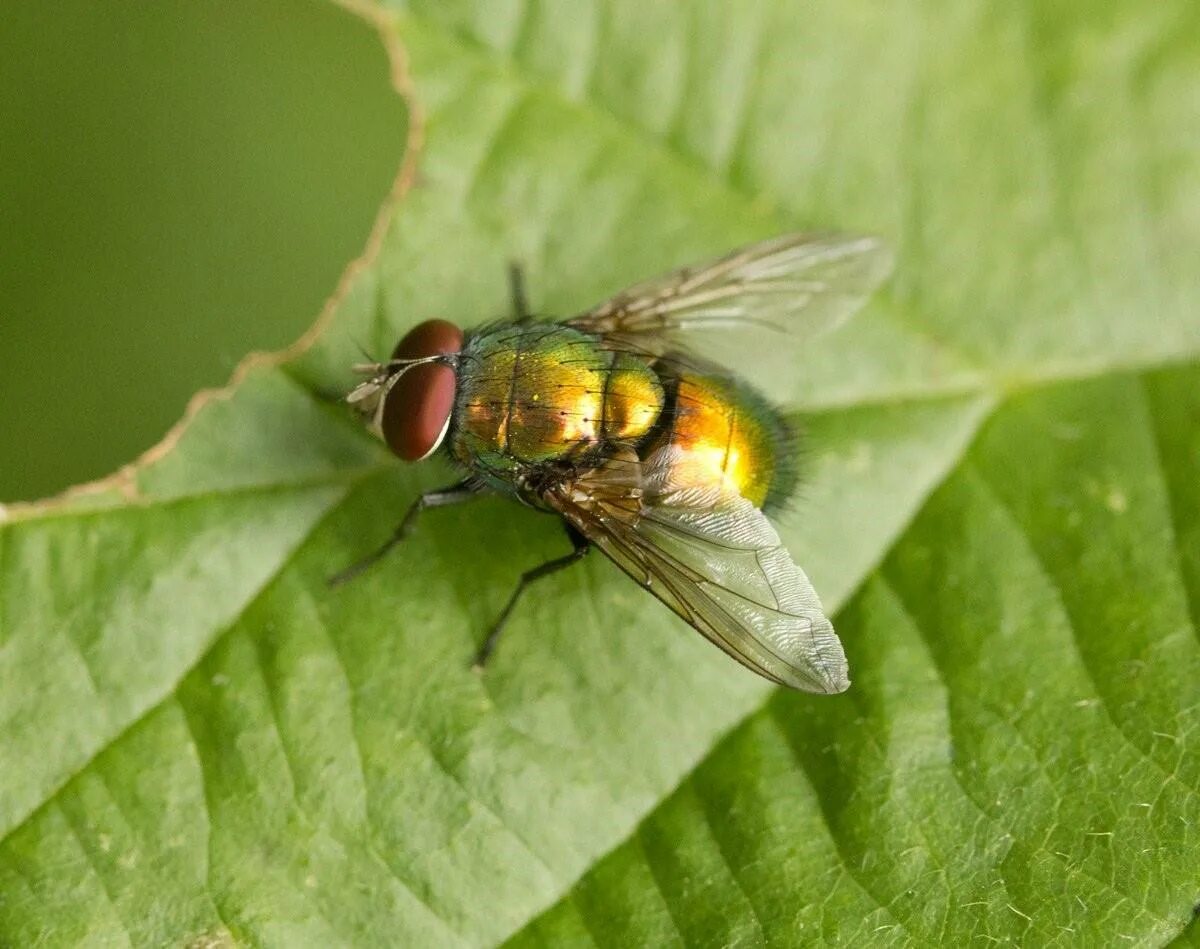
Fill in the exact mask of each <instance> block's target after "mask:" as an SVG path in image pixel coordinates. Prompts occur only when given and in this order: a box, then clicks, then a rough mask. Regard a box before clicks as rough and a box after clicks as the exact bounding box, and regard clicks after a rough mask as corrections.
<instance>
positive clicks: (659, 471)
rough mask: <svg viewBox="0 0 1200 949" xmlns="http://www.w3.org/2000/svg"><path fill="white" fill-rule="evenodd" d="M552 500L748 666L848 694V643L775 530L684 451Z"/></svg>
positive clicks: (567, 488) (630, 459) (626, 465)
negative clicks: (700, 472)
mask: <svg viewBox="0 0 1200 949" xmlns="http://www.w3.org/2000/svg"><path fill="white" fill-rule="evenodd" d="M697 483H700V484H701V485H702V486H700V487H696V486H695V485H696V484H697ZM544 499H545V501H546V503H547V504H549V505H550V507H552V508H554V509H555V510H556V511H558V512H559V513H560V514H562V515H563V516H564V517H565V518H566V519H567V520H568V521H569V522H570V523H571V524H572V525H573V526H574V527H575V528H576V529H578V530H579V531H580V533H582V534H583V535H584V536H585V537H587V538H588V540H590V541H591V542H592V543H594V544H595V545H596V546H597V547H599V548H600V549H601V550H602V551H604V553H605V554H607V555H608V556H609V557H610V558H611V559H612V560H613V561H614V562H616V564H617V565H618V566H620V567H621V569H622V570H624V571H625V572H626V573H627V574H629V575H630V576H631V577H633V579H634V580H636V581H637V582H638V583H640V584H641V585H642V586H644V587H645V588H646V589H648V590H649V591H650V592H651V593H653V594H654V595H655V596H657V597H658V598H659V599H660V600H662V601H663V602H664V603H666V604H667V606H669V607H670V608H671V609H672V610H674V611H675V612H676V613H678V614H679V615H680V616H682V617H683V618H684V619H685V620H686V621H687V622H688V623H690V624H691V625H692V626H693V627H695V628H696V629H697V630H699V631H700V632H701V633H703V634H704V635H705V636H706V637H707V638H708V639H709V640H711V641H712V642H713V643H715V644H716V645H717V646H719V647H720V648H721V649H723V650H724V651H725V652H726V653H728V654H729V655H730V656H732V657H733V658H734V659H736V660H738V661H739V662H740V663H742V664H743V665H744V666H746V667H748V668H750V669H752V670H754V671H755V672H757V673H758V674H759V675H761V676H764V677H765V678H767V679H770V680H771V681H772V682H777V683H779V684H780V685H786V686H790V687H792V688H795V689H803V690H805V691H807V692H823V693H835V692H841V691H844V690H845V689H846V688H847V687H848V686H849V684H850V680H849V679H848V678H847V668H846V656H845V654H844V653H843V651H842V644H841V642H840V641H839V640H838V638H837V635H836V634H835V633H834V631H833V626H832V625H831V624H830V622H829V620H828V619H827V618H826V617H825V614H824V612H823V611H822V608H821V602H820V600H819V599H818V598H817V594H816V592H815V591H814V590H813V588H812V584H810V583H809V581H808V578H807V577H805V575H804V574H803V572H801V570H800V568H799V567H797V566H796V564H795V563H793V561H792V558H791V556H790V555H789V554H788V552H787V550H785V549H784V547H783V545H782V544H781V543H780V541H779V536H778V535H777V534H776V533H775V529H774V528H773V527H772V526H771V523H770V521H768V520H767V518H766V517H765V516H764V515H763V513H762V512H761V511H759V510H758V509H757V508H756V507H755V506H754V505H753V504H751V503H750V502H749V501H747V500H746V499H745V498H743V497H741V495H739V494H738V493H737V492H736V491H734V490H732V489H730V488H728V487H724V486H722V485H720V484H713V483H711V479H699V478H696V477H693V476H690V475H689V458H688V456H687V455H686V454H685V453H684V452H682V451H681V450H680V449H679V448H678V447H674V446H672V447H667V448H663V449H660V450H659V451H657V452H655V453H654V454H653V455H652V456H651V457H650V458H649V459H647V460H645V461H639V460H638V459H637V458H636V457H635V456H634V455H633V454H632V453H626V454H623V455H621V456H618V457H616V458H613V459H611V460H609V461H608V462H606V463H605V464H604V465H603V466H601V467H599V468H597V469H594V470H592V471H590V472H587V473H585V474H583V475H582V476H580V477H579V478H577V479H575V480H573V481H571V482H568V483H566V484H560V485H555V486H553V487H551V488H549V489H548V490H547V492H546V493H545V495H544Z"/></svg>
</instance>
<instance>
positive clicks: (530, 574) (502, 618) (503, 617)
mask: <svg viewBox="0 0 1200 949" xmlns="http://www.w3.org/2000/svg"><path fill="white" fill-rule="evenodd" d="M562 524H563V527H564V528H565V529H566V532H567V537H569V538H570V540H571V546H572V548H573V549H572V551H571V552H570V553H569V554H564V555H563V556H561V557H555V558H554V559H553V560H547V561H546V562H545V563H544V564H541V565H540V566H537V567H534V568H533V569H532V570H526V571H525V572H524V573H523V574H521V579H520V580H518V581H517V587H516V589H515V590H513V591H512V595H510V596H509V598H508V602H507V603H505V604H504V609H502V610H501V611H500V615H499V616H497V617H496V621H495V622H494V623H493V624H492V628H491V629H490V630H489V631H488V634H487V638H486V639H485V640H484V641H483V645H482V646H480V647H479V652H478V653H476V654H475V668H477V669H481V668H483V666H484V664H485V663H486V662H487V661H488V658H489V657H490V656H491V655H492V652H493V651H494V650H495V648H496V642H497V640H499V638H500V633H501V632H502V631H503V630H504V626H505V624H506V623H507V622H508V618H509V616H510V615H511V614H512V611H513V608H514V607H515V606H516V605H517V601H518V600H520V599H521V594H522V593H524V592H525V590H526V589H527V588H528V587H529V586H530V584H532V583H534V582H535V581H537V580H541V579H542V578H543V577H548V576H550V574H552V573H558V571H560V570H563V569H565V568H567V567H569V566H571V564H573V563H578V562H579V561H580V560H582V559H583V557H584V555H585V554H586V553H587V552H588V551H589V550H591V549H592V544H591V541H589V540H588V539H587V538H586V537H584V536H583V535H582V534H581V533H579V531H577V530H576V529H575V528H574V527H572V526H571V525H570V524H568V523H567V522H566V521H563V522H562Z"/></svg>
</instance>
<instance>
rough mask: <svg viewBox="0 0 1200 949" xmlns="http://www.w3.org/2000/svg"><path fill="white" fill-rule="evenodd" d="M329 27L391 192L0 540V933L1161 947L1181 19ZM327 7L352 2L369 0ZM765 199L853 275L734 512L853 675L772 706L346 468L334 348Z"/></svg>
mask: <svg viewBox="0 0 1200 949" xmlns="http://www.w3.org/2000/svg"><path fill="white" fill-rule="evenodd" d="M564 7H565V5H551V4H532V5H528V6H525V5H522V4H518V3H515V2H513V3H496V2H492V0H489V2H488V3H486V4H485V3H479V4H475V5H471V4H468V3H450V4H447V3H445V2H436V3H435V2H428V3H416V2H414V3H411V4H408V5H405V6H404V7H403V8H402V9H399V10H397V11H396V12H395V13H394V14H388V15H383V14H375V13H374V12H371V15H373V16H376V18H377V19H379V21H380V24H381V30H382V31H383V35H384V36H385V38H388V39H395V38H398V39H399V40H400V41H401V42H402V43H403V47H404V50H405V51H406V53H407V59H408V68H409V70H410V73H411V79H412V84H413V99H412V100H411V102H410V106H412V107H414V108H415V109H417V110H419V111H418V112H414V114H413V115H412V118H413V119H414V120H415V121H414V122H413V125H414V127H415V128H418V129H421V128H423V130H424V139H423V141H420V140H414V148H417V147H419V149H420V150H419V154H415V155H412V156H410V157H411V158H416V159H417V161H418V165H417V167H418V173H417V175H416V177H415V181H414V184H413V187H411V188H410V189H409V191H408V193H407V194H406V195H405V197H404V198H403V201H402V202H401V203H400V205H399V207H398V210H397V213H396V215H395V216H394V218H393V220H392V222H391V224H390V225H389V226H388V227H387V229H386V233H385V234H384V235H383V238H382V241H381V244H380V246H379V248H378V252H377V253H376V254H375V255H374V256H373V258H371V260H370V261H369V263H368V264H367V265H366V266H365V267H363V268H361V269H359V270H358V271H356V272H355V273H354V275H353V277H352V279H351V280H350V282H349V283H348V285H347V288H346V291H345V292H344V293H343V294H342V295H341V296H340V298H339V301H338V304H337V307H336V310H335V312H334V313H333V317H332V320H331V322H330V323H329V325H328V328H327V329H326V330H325V332H324V334H323V335H322V336H321V337H320V339H319V340H318V342H317V343H316V345H315V346H313V347H312V348H311V349H309V350H308V351H307V352H305V353H304V354H303V355H302V356H301V357H300V358H299V359H298V360H295V361H292V362H290V363H288V364H286V365H285V366H283V367H282V368H274V367H272V366H271V365H269V364H263V365H259V366H258V367H257V368H253V369H251V370H250V371H248V372H247V373H246V375H245V378H244V379H243V380H242V381H241V383H240V384H239V385H238V386H237V387H236V389H234V390H233V391H231V392H230V393H227V394H225V396H224V397H222V398H218V399H210V400H208V401H207V402H205V403H204V404H202V405H201V406H200V407H199V408H198V410H197V411H196V412H195V414H194V417H193V418H192V420H191V422H190V424H189V425H188V426H187V427H186V428H184V429H183V430H182V431H181V433H180V434H179V435H178V437H177V438H176V439H175V441H174V443H173V445H172V447H171V448H170V450H167V451H164V452H162V453H160V454H158V455H157V456H155V457H154V458H153V459H151V460H150V461H149V462H148V463H146V464H143V465H141V466H138V467H137V468H135V469H131V473H130V474H129V476H128V478H126V479H125V480H124V481H123V482H122V484H124V486H125V487H126V488H130V489H133V493H134V497H132V498H128V497H125V496H124V495H122V494H121V493H120V492H118V491H117V490H116V487H115V483H114V487H113V488H112V489H110V490H106V491H102V492H100V493H94V494H90V495H84V496H81V497H78V498H74V499H71V500H69V501H66V502H61V503H57V504H54V505H50V506H46V507H42V508H36V509H17V508H14V509H13V510H12V511H10V512H9V519H8V522H7V523H5V524H4V525H3V527H0V682H2V683H3V684H4V687H3V689H2V690H0V836H2V839H0V942H3V943H6V944H7V943H13V944H16V945H24V944H28V943H31V942H34V941H36V940H38V939H48V940H50V941H52V942H61V943H68V942H78V941H86V942H96V943H113V944H125V943H130V944H135V945H156V944H162V943H181V942H182V943H190V944H193V945H206V944H221V943H223V942H226V943H228V942H232V943H239V944H240V943H247V944H271V945H276V944H278V945H288V946H292V945H301V944H314V945H325V944H329V943H347V942H355V943H364V944H374V943H380V942H386V943H393V944H402V945H428V944H460V943H461V944H494V943H497V942H500V941H503V940H505V939H507V938H510V937H512V938H514V939H515V940H516V941H517V942H522V941H528V942H538V941H541V942H545V943H547V944H554V945H561V944H563V943H567V942H574V941H588V940H589V939H590V940H592V941H595V942H597V943H606V944H654V945H657V944H671V943H705V944H730V943H739V944H740V943H756V942H762V941H771V942H777V943H785V944H790V943H796V942H820V941H845V942H857V943H863V942H904V941H911V942H916V943H928V942H932V941H942V942H950V943H959V942H965V941H967V940H972V939H984V938H987V939H990V940H993V941H994V940H1009V941H1014V942H1015V941H1024V942H1030V943H1035V944H1040V943H1043V942H1050V941H1066V942H1078V943H1081V944H1109V943H1114V942H1117V941H1118V940H1122V941H1125V940H1128V941H1131V942H1134V943H1137V944H1147V945H1152V944H1163V943H1164V942H1166V941H1167V940H1169V939H1170V938H1171V937H1173V936H1175V935H1177V934H1179V933H1180V932H1182V931H1183V929H1184V927H1185V925H1186V924H1187V923H1188V921H1189V920H1190V918H1191V907H1192V904H1193V902H1194V900H1195V897H1196V895H1197V891H1198V890H1200V880H1198V879H1197V872H1196V869H1195V868H1196V866H1197V865H1198V864H1200V839H1198V834H1200V829H1198V828H1200V800H1198V797H1197V791H1198V788H1200V764H1198V762H1200V755H1198V754H1197V752H1200V747H1197V740H1198V739H1197V736H1198V735H1200V729H1198V728H1197V726H1198V725H1200V691H1198V688H1197V683H1198V682H1200V642H1198V641H1197V621H1196V620H1197V607H1196V604H1197V603H1198V602H1200V482H1198V481H1197V479H1196V477H1195V472H1196V468H1197V462H1198V461H1200V319H1197V315H1196V305H1197V301H1198V300H1200V269H1198V268H1196V267H1195V265H1194V262H1195V259H1196V255H1197V251H1198V250H1200V200H1198V199H1197V195H1200V188H1198V187H1197V186H1198V185H1200V158H1198V157H1197V156H1200V149H1198V148H1197V146H1198V145H1200V120H1198V119H1197V116H1196V114H1195V111H1194V109H1192V108H1191V107H1190V103H1193V102H1195V101H1197V97H1198V96H1200V48H1198V47H1197V44H1196V42H1195V37H1196V36H1198V35H1200V32H1198V31H1197V30H1196V27H1197V25H1200V24H1198V23H1197V19H1196V14H1195V12H1194V8H1193V7H1192V6H1189V5H1187V4H1186V3H1184V2H1182V0H1180V2H1176V3H1167V4H1162V5H1158V6H1155V7H1154V8H1153V9H1150V8H1144V7H1141V6H1139V5H1135V4H1133V3H1132V2H1124V3H1115V2H1108V3H1103V4H1095V3H1087V4H1085V3H1083V2H1082V0H1077V2H1067V3H1061V4H1055V5H1053V6H1052V7H1048V8H1047V9H1041V8H1036V9H1035V8H1034V7H1032V6H1013V5H1009V6H1003V7H996V6H994V5H991V6H984V5H982V4H979V3H977V2H970V0H957V2H955V3H953V4H952V5H950V6H949V7H945V8H939V9H937V10H930V9H927V8H923V7H919V6H917V5H915V4H899V5H892V6H887V5H879V4H868V3H865V2H857V0H855V2H852V3H845V2H834V0H814V2H812V3H809V4H806V5H805V6H804V7H803V8H796V7H795V6H794V5H791V4H786V3H783V2H777V3H775V2H767V0H763V2H759V3H747V4H737V5H733V4H720V3H716V2H712V3H695V4H690V5H676V4H648V3H645V2H638V3H635V2H616V0H606V2H600V3H597V4H596V5H594V6H591V7H571V8H569V9H564ZM370 11H374V8H370ZM802 227H812V228H840V229H847V230H863V231H874V232H878V233H881V234H883V235H884V236H885V237H886V238H887V239H888V240H889V241H890V242H891V243H892V244H893V246H894V247H895V248H896V250H897V252H898V257H899V264H898V269H897V275H896V278H895V280H894V282H893V284H892V285H891V287H890V288H889V290H888V291H887V292H886V293H885V294H883V295H881V297H880V298H879V299H878V300H877V301H875V302H874V303H873V304H872V305H871V306H870V307H869V308H868V310H867V311H866V312H864V313H863V314H862V315H861V317H860V318H858V319H856V320H855V321H854V322H853V323H852V324H850V325H849V326H848V327H846V328H845V330H843V331H842V332H840V333H838V334H837V335H836V336H834V337H831V338H829V339H826V340H822V341H820V342H819V343H816V344H814V345H813V346H812V347H811V350H810V351H808V352H806V353H805V355H804V359H803V361H802V362H801V363H798V364H792V365H780V364H778V363H776V364H770V363H764V368H763V374H764V378H765V377H767V376H768V375H769V374H777V375H778V379H777V381H778V380H779V379H783V380H792V381H793V389H792V395H793V400H794V402H795V404H796V406H797V408H798V409H799V410H802V411H803V413H804V418H805V422H806V425H807V428H808V430H809V432H810V459H811V461H810V473H809V481H808V484H807V486H806V489H805V492H804V498H803V499H802V501H801V503H800V504H799V505H798V509H797V510H796V511H795V512H794V513H793V514H792V515H791V516H790V517H789V518H787V519H785V521H784V522H783V524H782V525H781V533H782V534H783V536H784V537H785V539H786V540H787V542H788V544H789V546H790V547H791V548H792V550H793V551H794V552H795V553H796V555H797V559H798V560H799V561H800V562H801V563H802V564H804V565H805V567H806V569H808V570H809V572H810V573H811V575H812V577H813V580H814V583H815V585H816V586H817V589H818V590H820V591H821V593H822V596H823V598H824V600H825V602H826V604H827V605H828V606H831V607H834V608H837V610H838V613H837V621H836V622H837V626H838V629H839V631H840V632H841V634H842V636H843V638H844V640H845V642H846V646H847V652H848V654H849V657H850V662H851V676H852V678H853V680H854V685H853V686H852V688H851V690H850V691H849V692H848V693H846V694H845V695H843V696H838V697H833V698H829V697H822V698H816V697H811V696H801V695H796V694H791V693H787V694H785V693H781V692H777V691H775V690H772V689H770V688H769V687H767V686H766V684H765V683H763V682H760V681H759V680H757V679H755V678H754V677H753V676H751V675H750V674H748V673H745V672H744V671H743V670H740V669H738V668H737V667H736V666H734V665H733V664H732V663H730V662H729V661H728V660H727V659H726V658H725V657H723V656H721V655H720V654H719V653H718V652H717V651H716V650H714V649H712V648H711V647H710V646H708V645H707V644H706V643H704V642H703V641H701V639H700V638H699V637H698V636H695V635H693V634H691V633H689V632H688V631H687V630H686V629H685V628H684V627H682V625H681V624H680V623H679V622H678V621H676V620H675V619H673V618H672V617H671V616H670V614H669V613H667V611H666V610H665V609H662V608H661V607H659V606H658V605H657V604H655V603H654V602H653V601H651V600H650V599H649V598H647V597H646V596H645V595H644V594H643V593H642V592H641V591H639V590H637V589H636V588H635V587H634V586H633V585H631V584H629V583H628V582H627V581H626V580H624V579H623V578H622V577H621V576H620V575H618V573H617V571H616V570H615V569H614V568H612V567H611V565H609V564H607V563H605V562H602V561H600V560H595V561H589V562H587V563H586V564H585V565H584V566H582V567H580V568H577V569H576V570H575V571H572V572H570V573H567V574H564V575H562V576H561V577H558V578H556V579H554V580H550V581H547V582H546V584H545V586H544V587H542V588H541V589H540V590H539V591H538V595H537V596H536V597H531V598H530V599H529V600H528V601H527V602H525V603H523V604H522V607H521V609H520V611H519V613H518V615H517V616H516V618H515V620H514V622H513V624H512V626H511V628H510V629H509V630H508V632H507V633H506V637H505V640H504V641H503V643H502V645H501V648H500V650H499V652H498V654H497V657H496V660H495V663H494V665H493V666H491V667H490V668H489V670H488V672H487V674H486V675H484V676H479V675H476V674H473V673H471V672H470V671H468V669H467V664H468V661H469V658H470V656H471V655H472V653H473V649H474V647H475V645H476V644H477V643H478V641H479V639H480V637H481V635H482V632H483V630H484V629H485V628H486V626H487V623H488V621H489V619H490V618H492V617H493V616H494V615H495V614H496V612H497V610H498V609H499V608H500V606H501V605H502V604H503V602H504V600H505V599H506V597H507V595H508V593H509V592H510V590H511V587H512V584H513V583H514V581H515V579H516V577H517V575H518V574H519V572H520V571H521V570H522V569H526V568H528V567H530V566H532V565H534V564H536V563H538V562H540V561H542V560H544V559H546V558H547V557H549V556H552V555H554V554H555V553H558V552H559V551H561V550H563V549H564V542H563V541H562V539H561V537H560V536H559V534H558V533H557V529H556V527H555V525H554V524H553V523H552V522H551V521H550V520H549V519H547V518H537V517H534V516H533V515H532V514H531V513H530V512H528V511H525V510H523V509H521V508H520V507H518V506H516V505H512V504H507V503H505V502H502V501H499V500H482V501H478V502H476V503H475V504H473V505H471V506H469V507H466V508H453V509H446V510H442V511H437V512H432V513H429V514H428V515H426V518H425V520H423V521H422V523H421V526H420V529H419V530H418V532H417V534H416V535H415V536H414V537H413V538H412V539H411V540H409V541H407V542H406V544H405V545H404V546H403V547H402V548H401V549H400V550H399V551H398V552H397V553H396V554H394V555H393V556H392V558H391V559H390V560H389V561H388V562H387V563H386V564H385V565H383V566H381V567H379V568H378V569H376V570H375V571H373V572H371V573H369V574H367V575H366V576H364V577H362V578H361V579H359V580H357V581H356V582H355V583H353V584H350V585H348V586H347V587H345V588H343V589H339V590H337V591H331V590H329V589H328V588H327V586H326V584H325V582H324V581H325V578H326V577H327V576H328V575H329V574H330V573H331V572H333V571H334V570H336V569H337V568H339V567H341V566H344V565H345V564H346V563H348V562H350V561H352V560H354V559H355V558H356V557H357V556H360V555H361V554H362V553H363V552H365V551H366V550H368V549H370V548H371V547H372V546H373V545H374V544H376V543H378V542H379V541H381V540H382V539H383V538H384V537H385V536H386V534H387V533H388V531H389V530H390V527H391V524H392V523H393V522H394V520H396V519H398V517H399V515H400V513H401V512H402V511H403V509H404V507H405V506H406V504H407V503H408V502H409V501H410V500H411V499H412V498H413V496H414V495H415V494H416V493H417V492H418V491H419V490H421V489H422V488H427V487H432V486H436V485H438V484H440V483H443V482H444V481H445V480H447V479H448V478H449V477H450V473H449V472H447V471H445V470H438V469H437V466H428V465H427V466H420V467H414V468H401V467H400V466H399V465H393V464H391V463H390V462H389V461H388V460H387V459H386V458H384V457H383V454H382V452H381V451H380V450H379V448H378V447H377V446H375V445H374V444H373V443H371V442H370V441H369V439H367V437H366V436H365V435H364V433H363V432H362V431H361V430H360V428H359V427H358V426H357V424H356V423H354V422H353V420H351V419H349V418H347V417H346V415H345V413H344V412H342V410H341V409H340V408H339V407H337V406H336V405H333V404H331V403H330V402H329V401H328V400H327V399H326V396H327V395H328V394H329V393H333V392H338V391H341V390H343V389H344V388H345V387H346V386H347V384H348V383H349V381H350V379H349V373H348V372H347V368H346V367H347V366H349V365H350V364H351V363H353V362H355V361H357V360H358V359H359V358H360V357H359V355H358V353H357V349H356V341H362V342H363V343H364V344H365V345H367V346H368V347H369V348H370V349H372V350H373V351H384V350H386V349H387V348H388V347H389V346H390V345H391V343H392V342H393V341H394V340H395V338H396V337H397V335H398V334H399V333H400V332H401V331H402V330H403V328H404V327H406V326H408V325H410V324H412V323H413V322H415V321H417V320H419V319H424V318H428V317H433V316H442V317H448V318H452V319H455V320H458V321H460V322H463V323H470V322H476V321H479V320H483V319H488V318H493V317H496V316H498V315H502V314H503V313H504V312H505V310H506V307H507V301H506V288H505V264H506V262H507V261H508V260H510V259H512V258H517V259H520V260H521V261H522V262H523V263H524V264H525V265H526V267H527V269H528V273H529V279H530V288H531V291H532V296H533V301H534V304H535V306H536V307H537V308H538V309H539V310H541V311H543V312H547V313H555V314H557V313H566V312H569V311H570V310H572V309H576V308H579V307H582V306H585V305H587V304H590V303H592V302H594V301H596V300H597V299H600V298H602V297H603V296H604V295H605V294H607V293H610V292H612V291H614V290H616V289H618V288H619V287H620V286H621V285H622V284H625V283H628V282H630V281H632V280H633V279H636V278H638V277H642V276H646V275H648V274H651V273H653V272H655V271H656V270H658V269H664V268H666V267H670V266H674V265H678V264H680V263H684V262H687V261H690V260H692V259H695V258H700V257H703V256H706V255H708V254H711V253H713V252H717V251H720V250H723V249H727V248H729V247H732V246H734V245H736V244H737V243H739V242H741V241H744V240H748V239H752V238H755V237H761V236H766V235H769V234H772V233H777V232H781V231H785V230H793V229H797V228H802Z"/></svg>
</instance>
